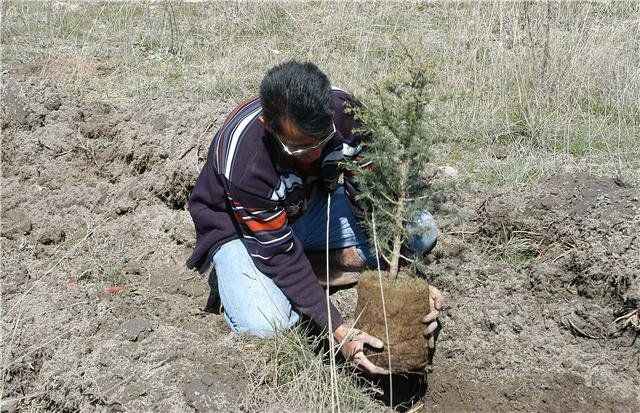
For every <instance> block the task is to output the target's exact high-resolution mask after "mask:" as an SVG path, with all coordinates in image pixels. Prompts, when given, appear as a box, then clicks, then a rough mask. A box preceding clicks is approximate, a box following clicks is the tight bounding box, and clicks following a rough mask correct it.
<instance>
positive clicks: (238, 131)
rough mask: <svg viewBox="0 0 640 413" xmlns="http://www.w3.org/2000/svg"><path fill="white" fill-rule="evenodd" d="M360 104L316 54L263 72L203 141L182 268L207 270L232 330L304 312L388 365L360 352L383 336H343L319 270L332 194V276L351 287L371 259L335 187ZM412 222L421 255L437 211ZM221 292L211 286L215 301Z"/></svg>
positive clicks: (359, 358)
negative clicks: (251, 92)
mask: <svg viewBox="0 0 640 413" xmlns="http://www.w3.org/2000/svg"><path fill="white" fill-rule="evenodd" d="M355 104H356V102H354V100H353V98H352V97H351V96H350V95H349V94H347V93H346V92H344V91H342V90H340V89H337V88H332V87H331V84H330V82H329V80H328V78H327V77H326V76H325V75H324V73H322V72H321V71H320V70H319V69H318V68H317V67H316V66H315V65H313V64H311V63H298V62H295V61H292V62H287V63H283V64H281V65H278V66H276V67H274V68H272V69H271V70H269V72H268V73H267V74H266V76H265V77H264V79H263V81H262V83H261V86H260V96H259V97H256V98H254V99H250V100H248V101H246V102H243V103H241V104H240V105H239V106H238V107H236V108H235V109H234V110H233V111H232V112H231V114H230V115H229V116H228V117H227V118H226V120H225V121H224V123H223V125H222V126H221V128H220V129H219V130H218V132H217V133H216V134H215V136H214V138H213V141H212V143H211V146H210V147H209V152H208V156H207V162H206V164H205V165H204V167H203V169H202V172H201V173H200V176H199V177H198V180H197V182H196V185H195V187H194V189H193V192H192V194H191V197H190V199H189V211H190V213H191V216H192V218H193V221H194V224H195V228H196V246H195V248H194V251H193V254H192V256H191V257H190V258H189V260H188V261H187V266H188V267H189V268H198V269H201V270H204V269H206V268H211V267H213V271H211V274H212V275H211V277H210V280H209V283H210V284H211V286H212V290H216V289H217V291H218V292H219V298H220V300H221V307H222V309H223V312H224V318H225V320H226V322H227V324H228V325H229V327H230V328H231V329H232V330H233V331H236V332H240V333H248V334H252V335H256V336H259V337H269V336H272V335H273V334H275V333H277V332H279V331H282V330H285V329H288V328H290V327H292V326H293V325H295V324H296V323H297V322H298V320H299V319H300V316H301V315H305V316H307V317H309V318H310V319H311V320H313V321H314V322H315V323H316V324H317V325H318V326H319V327H320V328H324V329H326V330H327V331H329V332H330V333H332V334H333V335H334V337H335V339H336V340H337V342H338V343H343V346H342V347H341V351H342V353H343V355H344V356H345V358H347V359H353V360H354V362H355V364H356V365H358V366H359V367H360V368H361V369H363V370H365V371H368V372H370V373H385V370H384V369H382V368H380V367H378V366H375V365H373V364H372V363H371V362H370V361H369V360H368V359H367V358H366V357H365V356H364V353H363V351H362V350H363V347H364V346H365V345H369V346H372V347H375V348H381V347H382V342H381V341H380V340H379V339H378V338H376V337H372V336H370V335H368V334H367V333H366V332H360V333H359V334H358V335H357V336H356V337H355V338H354V337H350V338H349V340H346V338H347V333H348V332H349V330H350V328H349V326H348V325H347V324H346V323H345V322H344V320H343V318H342V315H341V314H340V313H339V312H338V310H337V309H336V308H335V307H334V306H333V304H332V303H331V302H329V303H327V302H326V296H325V293H324V290H323V288H322V286H321V285H320V282H319V280H318V277H317V276H316V274H318V275H324V266H325V259H326V256H325V255H324V251H325V248H326V242H327V239H326V237H327V233H326V229H327V221H326V220H327V214H326V211H327V198H328V197H327V194H331V203H330V214H329V220H330V222H329V226H328V227H329V241H328V243H329V245H328V247H329V250H330V260H331V263H332V264H331V268H332V270H333V272H332V274H331V275H330V279H331V281H330V284H331V285H348V284H354V283H355V282H357V274H358V272H359V271H361V270H363V269H364V268H366V267H367V266H371V265H372V264H374V263H375V257H373V256H372V254H371V252H370V251H369V248H368V243H367V241H366V237H365V236H364V234H363V232H362V229H361V228H360V226H359V225H358V219H357V218H356V216H355V214H354V208H353V206H354V199H353V195H354V194H353V193H351V192H353V186H352V185H350V184H349V182H348V180H345V182H344V185H342V184H338V176H339V175H340V172H341V171H340V170H339V165H338V162H339V161H340V162H345V161H346V162H348V161H350V160H353V159H355V157H356V156H357V153H358V150H359V148H360V137H359V136H358V134H357V133H355V132H354V129H355V128H354V126H355V125H354V123H355V121H354V119H353V116H352V115H351V114H350V112H349V111H348V110H346V109H347V108H348V107H349V106H351V105H355ZM412 225H421V226H425V228H427V227H428V229H429V230H425V231H420V234H421V235H420V237H417V238H416V239H413V240H411V242H410V245H408V248H409V249H410V250H413V252H414V253H416V254H420V253H425V252H428V251H429V250H430V249H431V248H433V246H434V245H435V242H436V236H437V229H436V227H435V224H434V223H433V218H432V217H431V215H430V214H428V213H427V212H425V213H424V214H421V215H419V216H418V217H417V219H416V222H414V223H412ZM432 295H433V297H432V299H434V303H433V304H434V305H433V306H432V307H433V308H435V309H436V311H434V312H432V313H431V314H428V315H425V320H424V321H425V323H426V324H427V325H426V331H427V334H433V333H434V330H435V326H436V322H437V320H436V318H437V316H438V311H437V310H438V309H439V308H441V307H442V306H444V301H443V299H442V296H441V294H440V293H439V292H437V290H435V294H432ZM216 298H217V295H216V294H212V296H211V300H210V302H209V306H210V307H211V306H214V304H215V305H216V306H217V305H218V303H215V299H216ZM327 309H329V311H327ZM329 314H330V316H329Z"/></svg>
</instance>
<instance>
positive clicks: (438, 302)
mask: <svg viewBox="0 0 640 413" xmlns="http://www.w3.org/2000/svg"><path fill="white" fill-rule="evenodd" d="M429 296H430V297H431V299H432V300H433V307H434V308H435V309H436V310H444V309H445V308H447V301H446V300H445V299H444V296H443V295H442V293H441V292H440V290H438V289H437V288H436V287H434V286H433V285H431V284H429Z"/></svg>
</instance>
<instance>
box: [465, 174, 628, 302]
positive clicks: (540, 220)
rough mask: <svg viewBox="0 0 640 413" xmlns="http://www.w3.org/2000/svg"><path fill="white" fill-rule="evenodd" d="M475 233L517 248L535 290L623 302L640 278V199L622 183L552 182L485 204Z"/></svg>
mask: <svg viewBox="0 0 640 413" xmlns="http://www.w3.org/2000/svg"><path fill="white" fill-rule="evenodd" d="M478 220H479V222H480V227H479V233H480V235H481V237H482V238H483V240H484V241H485V242H486V243H487V244H488V245H490V246H491V247H492V248H493V249H494V250H499V249H500V247H501V246H502V247H505V246H508V245H511V246H515V248H516V251H514V250H511V251H507V252H511V253H514V252H515V253H516V254H520V255H521V256H522V258H523V259H525V260H526V259H531V263H530V265H529V266H528V267H527V270H528V271H529V273H530V276H531V286H532V287H533V288H534V290H538V291H542V290H546V291H548V290H549V289H552V290H553V291H554V292H555V291H557V290H560V289H569V290H571V291H575V292H577V294H579V295H581V296H584V297H587V298H604V299H615V300H622V299H623V297H624V295H625V292H626V291H627V289H628V288H629V287H630V286H631V285H632V284H633V283H634V282H636V280H637V279H638V277H640V252H639V251H640V191H639V190H638V188H634V187H629V186H627V185H626V184H625V183H624V182H622V181H621V180H620V179H615V178H599V177H594V176H590V175H557V176H554V177H551V178H549V179H547V180H546V181H544V182H542V183H541V184H540V185H539V186H538V187H537V188H536V189H535V190H533V191H531V192H529V193H526V194H521V196H517V197H515V196H496V197H494V198H490V199H489V200H488V201H487V202H486V203H485V204H483V205H482V207H481V208H480V210H479V216H478Z"/></svg>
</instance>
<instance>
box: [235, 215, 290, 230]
mask: <svg viewBox="0 0 640 413" xmlns="http://www.w3.org/2000/svg"><path fill="white" fill-rule="evenodd" d="M235 215H236V218H237V219H238V221H240V222H243V223H244V224H245V225H246V226H248V227H249V229H250V230H251V231H252V232H261V231H277V230H279V229H282V228H283V227H284V226H285V224H286V223H287V214H286V213H285V212H284V211H282V212H281V213H280V214H279V215H278V216H277V217H276V218H273V219H271V220H269V221H261V220H259V219H248V220H246V221H245V220H243V219H242V217H241V216H240V215H239V214H238V213H236V214H235Z"/></svg>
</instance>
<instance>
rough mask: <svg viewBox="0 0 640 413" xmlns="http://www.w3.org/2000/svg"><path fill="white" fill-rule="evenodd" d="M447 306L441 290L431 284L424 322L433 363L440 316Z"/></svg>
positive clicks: (424, 332) (429, 356)
mask: <svg viewBox="0 0 640 413" xmlns="http://www.w3.org/2000/svg"><path fill="white" fill-rule="evenodd" d="M446 308H447V302H446V300H445V299H444V297H443V296H442V293H441V292H440V290H438V289H437V288H436V287H434V286H433V285H431V284H429V309H430V311H429V314H427V315H426V316H424V318H423V319H422V322H423V323H425V324H426V327H425V329H424V331H423V334H424V336H425V338H426V339H427V345H426V347H427V358H428V360H427V362H428V363H429V364H431V361H432V360H431V359H432V358H433V354H434V352H435V349H436V338H437V336H438V333H439V323H438V317H440V315H441V313H442V311H444V310H445V309H446Z"/></svg>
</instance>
